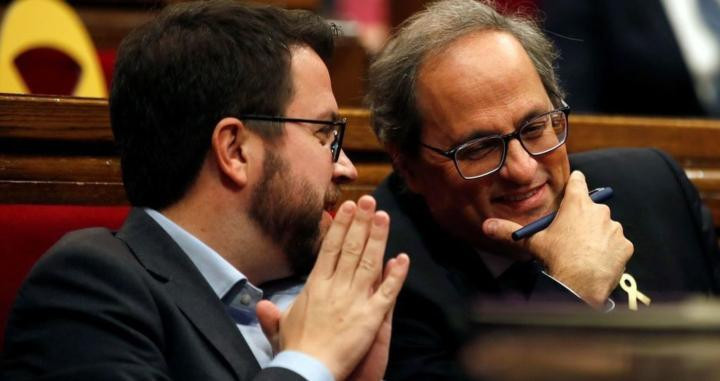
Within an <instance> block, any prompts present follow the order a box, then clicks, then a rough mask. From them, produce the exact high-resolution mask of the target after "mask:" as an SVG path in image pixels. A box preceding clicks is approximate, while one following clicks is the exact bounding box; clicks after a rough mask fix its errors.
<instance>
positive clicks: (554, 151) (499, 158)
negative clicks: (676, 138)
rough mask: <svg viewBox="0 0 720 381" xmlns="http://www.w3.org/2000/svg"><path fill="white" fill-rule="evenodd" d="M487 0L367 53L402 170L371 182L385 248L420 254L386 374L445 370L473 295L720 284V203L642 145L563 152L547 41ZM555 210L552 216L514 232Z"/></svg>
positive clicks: (646, 291) (416, 26) (654, 292)
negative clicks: (719, 229) (382, 216)
mask: <svg viewBox="0 0 720 381" xmlns="http://www.w3.org/2000/svg"><path fill="white" fill-rule="evenodd" d="M491 4H492V2H491V1H474V0H443V1H439V2H436V3H433V4H432V5H431V6H430V7H428V9H427V10H425V11H423V12H421V13H419V14H416V15H415V16H413V17H412V18H411V19H409V20H408V21H407V22H406V23H405V24H404V25H403V27H402V28H400V29H399V30H398V32H397V33H396V35H395V36H393V38H392V39H391V40H390V41H389V42H388V44H387V45H386V47H385V49H384V50H383V51H382V52H381V53H379V54H378V55H377V56H376V59H375V61H374V62H373V64H372V66H371V68H370V73H369V77H370V86H369V99H370V103H371V111H372V113H373V122H374V128H375V132H376V133H377V135H378V137H379V138H380V140H381V141H382V142H383V143H384V144H385V146H386V147H387V149H388V151H389V153H390V156H391V157H392V160H393V165H394V168H395V170H396V172H395V173H394V174H392V175H391V176H390V177H389V178H388V179H387V180H386V181H385V182H384V183H382V184H381V185H380V187H379V188H378V189H377V191H376V192H375V196H376V197H377V200H378V205H379V206H380V207H381V208H383V209H384V210H386V211H387V212H388V213H390V215H391V216H392V218H393V221H392V226H391V235H390V238H389V240H388V246H387V251H388V253H392V252H396V251H404V252H407V253H408V254H409V255H410V256H411V259H412V262H413V267H412V270H411V271H410V273H409V274H408V280H407V283H406V285H405V287H404V288H403V291H402V293H401V295H400V296H399V298H398V303H397V307H396V310H395V319H394V322H393V340H392V348H391V353H390V365H389V366H388V378H389V379H392V380H396V379H407V380H427V379H430V380H439V379H449V378H451V377H452V376H451V375H452V374H453V369H455V364H454V359H455V355H456V350H457V348H458V346H459V344H460V343H459V341H461V340H462V338H463V337H462V336H460V337H458V336H457V335H454V334H453V333H454V331H455V328H456V327H457V326H458V325H461V324H462V319H463V318H466V317H467V315H468V310H467V309H469V308H470V305H471V303H473V302H480V303H484V305H487V304H492V303H498V302H502V303H509V304H511V305H512V306H527V305H528V304H529V303H535V302H538V301H541V302H546V301H548V299H550V300H551V301H552V302H553V303H557V302H563V303H569V304H570V305H572V306H575V305H579V306H580V307H583V305H584V304H587V305H589V306H591V307H592V308H595V309H597V310H599V311H606V312H610V310H612V309H613V308H614V309H615V310H618V309H620V310H627V309H628V308H630V309H632V308H634V307H638V308H643V309H645V308H653V305H654V304H657V303H658V302H661V301H663V300H664V299H668V298H671V299H672V298H677V297H680V296H683V295H686V294H689V293H692V294H702V295H712V294H716V293H717V292H718V290H720V277H719V275H720V271H719V269H720V266H719V265H718V261H719V260H720V255H718V250H717V241H716V240H715V235H714V228H713V224H712V218H711V216H710V214H709V213H708V211H707V209H706V208H703V206H702V203H701V202H700V199H699V197H698V194H697V191H696V190H695V189H694V188H693V186H692V184H690V182H689V181H688V179H687V178H686V177H685V175H684V173H683V171H682V169H681V168H679V167H678V165H677V164H676V163H674V162H673V161H672V160H671V159H670V158H669V157H668V156H667V155H665V154H664V153H661V152H659V151H657V150H649V149H613V150H605V151H596V152H588V153H583V154H578V155H571V156H569V155H568V153H567V150H566V146H565V144H564V143H565V141H566V139H567V138H568V128H569V127H568V118H567V115H568V113H569V107H568V106H567V104H566V103H565V102H564V100H563V99H564V95H563V93H562V91H561V89H560V87H559V86H558V82H557V79H556V76H555V72H554V69H555V65H554V59H555V56H556V55H555V53H554V50H553V47H552V45H551V44H550V43H549V42H548V40H547V39H546V38H545V36H544V35H543V34H542V32H541V31H540V29H539V28H538V27H537V25H535V23H534V22H533V21H532V20H528V19H527V18H523V17H519V16H505V15H502V14H499V13H498V12H496V11H495V9H493V8H492V6H491ZM569 136H570V138H571V137H572V133H570V134H569ZM608 186H609V187H612V188H613V189H614V191H615V194H614V197H613V198H612V199H611V200H609V201H608V202H607V205H603V204H595V203H593V202H592V200H591V198H590V196H589V195H588V190H589V189H593V188H597V187H608ZM555 210H557V215H556V217H555V219H554V220H553V222H552V223H551V224H550V225H549V226H548V227H547V229H545V230H542V231H540V232H538V233H536V234H535V235H532V236H530V237H529V238H524V239H520V240H519V241H514V240H513V239H512V238H511V234H512V233H513V232H514V231H515V230H517V229H519V228H520V227H521V226H524V225H527V224H529V223H530V222H532V221H534V220H536V219H538V218H540V217H542V216H544V215H546V214H548V213H551V212H553V211H555ZM624 273H628V274H629V275H624ZM629 276H632V277H633V278H630V277H629ZM621 278H622V279H624V280H623V287H619V285H618V283H619V282H618V281H619V280H620V279H621ZM632 285H634V288H633V286H632ZM636 291H637V292H636ZM640 293H642V295H643V296H644V297H642V298H639V297H638V296H639V295H640ZM649 303H652V304H651V305H650V306H647V305H646V304H649ZM635 304H639V306H635ZM527 318H528V319H532V316H528V317H527ZM458 322H459V324H456V323H458ZM464 333H466V332H464ZM465 337H467V336H465Z"/></svg>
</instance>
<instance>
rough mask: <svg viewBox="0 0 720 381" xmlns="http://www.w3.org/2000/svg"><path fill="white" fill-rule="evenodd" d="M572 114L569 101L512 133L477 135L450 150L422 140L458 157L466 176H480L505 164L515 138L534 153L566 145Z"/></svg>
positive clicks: (457, 165)
mask: <svg viewBox="0 0 720 381" xmlns="http://www.w3.org/2000/svg"><path fill="white" fill-rule="evenodd" d="M569 114H570V107H568V106H567V105H566V106H564V107H561V108H558V109H556V110H553V111H550V112H547V113H545V114H542V115H538V116H536V117H534V118H532V119H531V120H529V121H528V122H526V123H525V124H523V125H522V126H521V127H520V128H518V129H517V130H515V132H512V133H510V134H507V135H493V136H485V137H481V138H475V139H472V140H470V141H467V142H465V143H461V144H460V145H457V146H455V147H453V148H451V149H449V150H447V151H444V150H442V149H440V148H436V147H433V146H430V145H427V144H425V143H422V142H421V143H420V144H421V145H422V146H423V147H425V148H427V149H430V150H432V151H433V152H436V153H438V154H440V155H443V156H445V157H447V158H449V159H452V160H453V161H455V167H456V168H457V170H458V172H459V173H460V176H462V177H463V178H464V179H467V180H471V179H477V178H479V177H483V176H487V175H490V174H493V173H495V172H497V171H499V170H500V168H502V166H503V164H505V157H506V156H507V146H508V144H510V140H512V139H517V140H518V141H520V145H522V147H523V148H524V149H525V151H527V153H529V154H530V156H533V157H537V156H542V155H545V154H547V153H549V152H552V151H553V150H555V149H557V148H558V147H560V146H561V145H563V144H564V143H565V140H567V135H568V115H569Z"/></svg>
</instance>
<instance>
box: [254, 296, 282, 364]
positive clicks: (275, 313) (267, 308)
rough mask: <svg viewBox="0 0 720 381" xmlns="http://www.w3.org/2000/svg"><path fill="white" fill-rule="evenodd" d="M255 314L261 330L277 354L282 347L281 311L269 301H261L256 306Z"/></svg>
mask: <svg viewBox="0 0 720 381" xmlns="http://www.w3.org/2000/svg"><path fill="white" fill-rule="evenodd" d="M255 313H256V314H257V318H258V322H259V323H260V328H262V330H263V333H264V334H265V337H267V339H268V341H270V344H271V345H272V349H273V353H277V352H278V350H279V345H280V342H279V339H280V336H279V335H278V334H279V332H280V315H281V314H280V309H278V308H277V306H276V305H274V304H273V303H272V302H271V301H269V300H261V301H259V302H258V304H257V306H255Z"/></svg>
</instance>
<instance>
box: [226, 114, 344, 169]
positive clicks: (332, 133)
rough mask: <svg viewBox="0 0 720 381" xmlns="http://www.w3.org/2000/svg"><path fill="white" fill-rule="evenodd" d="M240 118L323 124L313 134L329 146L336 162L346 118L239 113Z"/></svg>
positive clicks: (340, 148) (324, 144)
mask: <svg viewBox="0 0 720 381" xmlns="http://www.w3.org/2000/svg"><path fill="white" fill-rule="evenodd" d="M240 119H244V120H245V119H246V120H260V121H266V122H282V123H285V122H289V123H309V124H320V125H323V126H325V127H323V128H319V129H317V130H315V131H313V135H314V136H315V137H316V138H317V139H318V140H319V141H320V143H321V144H322V145H323V146H326V147H328V148H330V153H331V155H332V161H333V162H337V161H338V158H339V157H340V150H342V141H343V136H345V128H346V127H347V118H341V119H338V120H317V119H300V118H286V117H284V116H271V115H255V114H248V115H241V116H240Z"/></svg>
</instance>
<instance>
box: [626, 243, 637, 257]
mask: <svg viewBox="0 0 720 381" xmlns="http://www.w3.org/2000/svg"><path fill="white" fill-rule="evenodd" d="M625 241H626V242H627V244H626V246H627V253H628V256H627V257H628V258H630V257H631V256H632V255H633V253H634V252H635V245H634V244H633V243H632V242H631V241H630V240H628V239H626V240H625Z"/></svg>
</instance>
